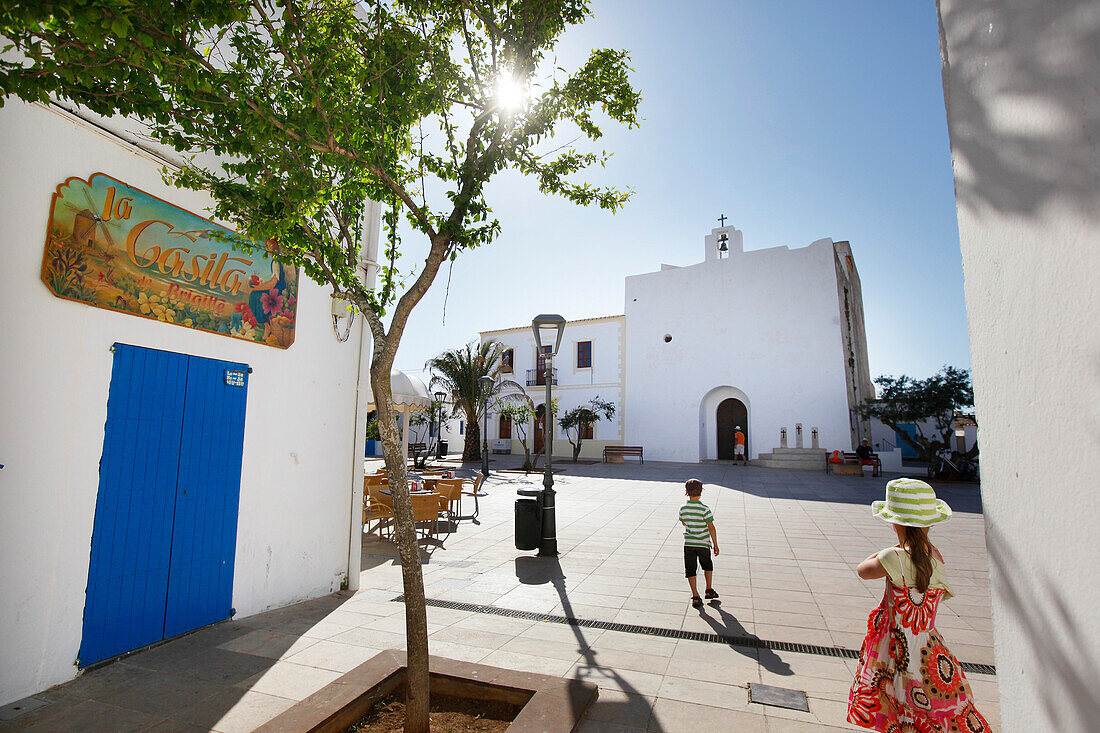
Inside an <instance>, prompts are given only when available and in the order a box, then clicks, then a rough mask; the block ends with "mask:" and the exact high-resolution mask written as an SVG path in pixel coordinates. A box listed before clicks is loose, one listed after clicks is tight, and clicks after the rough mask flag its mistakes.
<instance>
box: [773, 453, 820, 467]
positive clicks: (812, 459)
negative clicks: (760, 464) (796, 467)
mask: <svg viewBox="0 0 1100 733" xmlns="http://www.w3.org/2000/svg"><path fill="white" fill-rule="evenodd" d="M757 458H761V459H763V460H766V461H787V462H788V463H797V462H805V463H813V464H815V465H816V464H818V463H825V459H826V454H825V453H824V452H820V453H761V454H760V455H759V456H757Z"/></svg>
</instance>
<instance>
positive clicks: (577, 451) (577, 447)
mask: <svg viewBox="0 0 1100 733" xmlns="http://www.w3.org/2000/svg"><path fill="white" fill-rule="evenodd" d="M570 445H572V446H573V463H576V462H577V459H578V458H580V455H581V439H580V437H578V438H577V442H576V443H572V442H571V443H570Z"/></svg>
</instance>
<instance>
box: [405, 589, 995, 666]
mask: <svg viewBox="0 0 1100 733" xmlns="http://www.w3.org/2000/svg"><path fill="white" fill-rule="evenodd" d="M392 600H393V602H394V603H404V602H405V596H404V595H400V596H397V597H396V598H394V599H392ZM424 603H425V605H428V606H434V607H436V608H450V609H452V610H455V611H470V612H472V613H484V614H490V615H493V616H506V617H508V618H521V619H526V620H528V621H545V622H548V623H555V624H567V625H569V626H580V627H582V628H589V629H602V630H603V631H621V632H624V633H627V634H645V635H647V636H661V637H666V638H669V639H686V640H687V641H703V642H709V643H711V644H728V645H730V646H741V647H750V648H755V649H770V650H772V651H776V652H797V653H798V654H816V655H817V656H821V657H839V658H841V659H858V658H859V650H857V649H845V648H843V647H839V646H817V645H816V644H799V643H796V642H791V641H769V640H767V639H760V638H757V637H755V636H727V635H724V634H704V633H702V632H700V631H680V630H679V629H665V628H661V627H659V626H638V625H636V624H620V623H615V622H614V621H594V620H593V619H585V618H574V617H572V616H555V615H554V614H550V613H537V612H535V611H519V610H516V609H514V608H500V607H499V606H483V605H481V604H478V603H463V602H461V601H444V600H440V599H437V598H425V599H424ZM960 664H962V668H963V670H964V671H966V672H973V673H977V674H990V675H995V674H997V669H996V667H994V666H993V665H991V664H977V663H974V662H960Z"/></svg>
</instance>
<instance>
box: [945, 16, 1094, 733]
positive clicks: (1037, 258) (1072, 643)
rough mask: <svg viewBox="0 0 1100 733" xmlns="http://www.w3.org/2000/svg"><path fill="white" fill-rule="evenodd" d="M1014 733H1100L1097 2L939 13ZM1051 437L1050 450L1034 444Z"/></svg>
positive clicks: (1001, 662)
mask: <svg viewBox="0 0 1100 733" xmlns="http://www.w3.org/2000/svg"><path fill="white" fill-rule="evenodd" d="M938 6H939V16H940V30H941V38H940V42H941V52H942V56H943V78H944V96H945V98H946V102H947V123H948V132H949V133H950V137H951V156H952V165H953V168H954V173H955V191H956V198H957V207H958V217H959V237H960V240H961V245H962V262H963V274H964V276H965V293H966V311H967V322H968V326H969V330H970V349H971V357H972V360H973V378H974V397H975V409H976V416H977V421H978V425H980V426H981V446H982V480H983V486H984V487H986V488H988V489H990V490H988V491H983V492H982V501H983V508H984V513H985V524H986V533H985V540H986V544H987V546H988V548H989V560H990V590H991V595H992V601H993V635H994V651H995V654H996V661H997V685H998V692H999V695H1000V700H1001V722H1002V730H1003V731H1005V733H1032V732H1033V731H1058V733H1091V732H1092V731H1096V730H1098V729H1100V694H1098V693H1097V681H1098V680H1100V661H1098V660H1100V625H1098V624H1097V609H1098V608H1100V585H1098V584H1097V583H1096V581H1095V579H1094V576H1093V575H1092V572H1091V571H1092V569H1093V568H1094V567H1095V564H1096V560H1097V558H1100V535H1098V534H1097V532H1096V526H1097V522H1096V518H1095V515H1094V514H1093V509H1094V507H1095V506H1096V496H1097V490H1096V487H1097V468H1098V467H1100V428H1098V426H1100V374H1098V365H1100V329H1098V328H1097V323H1098V322H1100V288H1098V287H1097V282H1098V274H1100V245H1098V242H1100V148H1098V147H1097V131H1098V130H1100V106H1098V104H1097V89H1098V88H1100V54H1098V51H1097V42H1096V39H1097V33H1098V31H1100V6H1098V4H1097V3H1096V2H1095V0H1048V1H1047V2H1042V3H1036V2H1032V3H1027V2H1023V3H1021V2H1008V1H1007V0H989V1H987V2H982V3H970V2H963V1H962V0H940V2H939V3H938ZM1040 436H1043V437H1045V438H1046V440H1041V441H1040V442H1044V443H1047V444H1049V446H1048V447H1047V449H1046V450H1039V451H1038V452H1035V451H1028V450H1023V449H1022V448H1021V446H1022V445H1027V444H1028V443H1029V442H1031V441H1033V440H1035V439H1037V438H1039V437H1040Z"/></svg>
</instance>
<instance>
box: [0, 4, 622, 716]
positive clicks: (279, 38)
mask: <svg viewBox="0 0 1100 733" xmlns="http://www.w3.org/2000/svg"><path fill="white" fill-rule="evenodd" d="M589 15H590V12H589V3H588V2H587V1H586V0H496V1H493V2H490V1H489V0H481V1H473V0H470V1H465V2H461V1H460V2H456V1H455V0H374V2H371V1H370V0H366V1H365V2H362V3H358V2H353V1H352V0H305V1H298V0H182V1H181V0H143V1H142V2H132V0H10V1H9V2H6V3H3V4H2V5H0V35H2V36H4V37H5V38H6V39H7V41H8V48H7V50H8V52H7V53H5V54H4V56H3V57H2V58H0V99H2V98H3V97H8V96H12V95H15V96H18V97H20V98H22V99H24V100H27V101H38V102H46V101H48V100H49V99H50V98H51V97H52V98H56V99H62V100H68V101H70V102H75V103H79V104H81V105H83V106H84V107H86V108H88V109H91V110H92V111H94V112H97V113H100V114H103V115H116V114H123V115H128V116H130V117H131V118H133V119H135V120H140V121H141V122H143V123H144V124H145V126H146V127H147V129H148V132H149V134H150V135H151V136H152V137H153V138H154V139H156V140H158V141H160V142H162V143H166V144H168V145H170V146H172V147H173V148H175V149H176V150H178V151H181V152H182V153H184V154H185V155H186V156H188V157H187V160H188V161H189V164H188V165H186V166H185V167H184V168H183V169H182V170H179V171H175V172H174V173H173V174H172V175H171V178H172V180H173V181H174V182H175V183H176V184H177V185H180V186H186V187H190V188H195V189H204V190H206V191H209V192H210V194H211V195H212V197H213V198H214V201H215V204H214V207H213V212H212V213H213V214H214V216H215V217H217V218H219V219H222V220H225V221H228V222H229V223H230V224H231V225H232V226H233V227H234V228H235V229H236V231H237V232H238V233H239V235H240V241H239V243H238V244H239V246H241V247H242V248H244V249H248V248H250V247H256V246H262V247H266V248H267V249H269V250H272V251H274V252H275V253H276V254H277V256H278V258H279V259H280V260H282V261H283V262H286V263H288V264H294V265H300V266H301V267H303V268H304V270H305V272H306V273H307V274H308V275H309V276H310V277H311V278H313V279H314V280H316V281H317V282H320V283H323V284H327V285H329V286H331V287H332V290H333V294H334V296H336V297H339V298H342V299H344V300H346V301H348V302H350V303H351V304H352V306H353V308H354V309H355V310H357V311H358V312H360V313H362V314H363V315H364V316H365V318H366V320H367V322H368V323H369V326H370V330H371V333H372V335H373V346H372V349H373V352H372V359H371V383H372V388H373V390H374V394H375V403H376V404H377V406H378V414H379V415H381V416H385V417H384V419H382V420H380V421H379V432H380V434H381V436H382V442H383V450H384V454H385V458H386V467H387V472H388V473H389V476H390V485H391V487H392V489H393V497H394V509H395V513H396V517H397V543H398V547H399V549H400V552H401V558H402V574H403V580H404V583H405V597H406V598H407V599H409V600H408V601H407V603H406V621H407V630H408V651H409V667H408V676H409V680H408V682H409V684H408V685H407V688H408V689H409V690H410V697H409V701H408V703H409V704H408V722H407V723H406V725H407V730H410V731H414V730H415V731H425V730H427V727H428V718H427V710H428V708H427V700H428V672H427V632H426V616H425V611H424V608H423V603H422V599H423V579H422V574H421V569H420V562H419V554H418V550H417V546H416V537H415V532H414V530H413V523H412V508H411V502H410V500H409V497H408V490H407V482H406V474H405V457H404V456H402V455H400V443H399V434H398V430H397V425H396V422H395V421H394V420H393V419H392V415H393V410H392V404H393V400H392V395H391V394H390V384H389V376H390V370H391V368H392V366H393V359H394V356H395V354H396V352H397V347H398V345H399V343H400V340H401V335H402V333H403V331H404V329H405V325H406V323H407V321H408V318H409V314H410V313H411V312H412V310H413V308H414V307H415V306H416V304H417V303H418V302H420V300H421V299H422V298H423V296H424V294H425V293H426V292H427V290H428V287H429V286H430V285H431V283H432V282H433V280H434V279H435V277H436V274H437V272H438V271H439V268H440V266H441V265H442V263H444V262H446V261H448V260H453V259H454V258H455V257H457V256H458V254H460V253H461V252H463V251H465V250H468V249H472V248H475V247H478V246H481V245H484V244H487V243H488V242H490V241H491V240H492V239H493V238H494V237H495V236H496V235H497V233H498V232H499V230H500V226H499V224H498V223H497V222H496V221H495V220H494V219H493V218H492V216H491V214H492V212H491V210H490V208H489V204H488V202H487V201H486V199H485V196H484V190H485V185H486V183H487V182H488V181H489V180H490V179H491V178H492V177H493V176H495V175H497V174H499V173H500V172H502V171H504V170H508V169H511V170H516V171H519V172H520V173H522V174H525V175H527V176H528V177H530V178H531V179H533V180H534V181H535V182H537V185H538V188H539V190H540V191H542V192H544V193H549V194H556V195H560V196H563V197H565V198H566V199H568V200H570V201H573V202H575V203H577V204H581V205H589V204H596V205H598V206H601V207H603V208H606V209H610V210H612V211H614V210H616V209H618V208H619V207H620V206H621V205H622V204H623V203H624V202H625V201H626V200H627V198H628V197H629V192H624V191H619V190H616V189H614V188H601V187H597V186H593V185H591V184H589V183H587V182H584V181H583V180H578V175H579V174H581V173H582V172H583V171H584V170H585V169H586V168H588V167H590V166H592V165H599V164H602V163H603V162H604V161H605V160H606V158H607V155H606V154H605V153H602V152H600V151H598V150H588V149H585V148H584V147H583V145H584V144H585V143H582V146H578V145H576V144H574V142H575V141H576V140H582V141H583V140H587V141H596V140H598V139H599V138H600V136H601V134H602V132H601V128H600V126H601V124H603V122H604V121H612V122H616V123H621V124H624V125H626V126H627V127H633V126H634V125H635V124H636V123H637V109H638V103H639V99H640V97H639V95H638V93H637V92H636V91H635V90H634V88H633V87H632V86H631V84H630V80H629V76H628V75H629V71H630V69H629V67H628V60H629V59H628V55H627V53H626V52H625V51H621V50H612V49H598V50H594V51H592V52H591V53H590V55H589V57H588V58H587V60H586V61H585V62H584V63H583V64H582V65H581V67H580V68H579V69H577V70H575V71H573V72H572V73H570V72H568V71H566V70H563V69H561V68H559V67H558V66H557V64H556V63H555V59H554V58H553V49H554V46H555V44H556V43H557V40H558V38H559V37H560V36H561V34H562V33H563V32H564V31H565V30H566V29H567V28H568V27H569V26H572V25H575V24H578V23H581V22H583V21H584V20H585V19H586V18H587V17H588V16H589ZM513 87H514V88H518V89H527V90H530V93H528V94H504V93H502V92H504V91H507V90H509V89H512V88H513ZM567 141H571V142H567ZM215 160H216V161H217V162H212V161H215ZM367 199H372V200H374V201H378V202H381V203H382V204H383V205H384V208H385V210H386V212H387V213H386V215H385V217H384V221H385V226H386V230H387V235H388V236H387V244H386V247H385V250H384V252H382V253H381V257H380V258H379V259H381V260H382V262H381V264H375V263H371V262H367V261H365V259H364V258H363V256H362V252H361V242H362V240H363V237H362V233H363V227H364V225H365V221H364V202H365V201H366V200H367ZM402 220H403V221H404V222H406V224H407V225H408V226H409V227H410V228H411V229H412V231H413V232H414V233H415V234H416V235H417V236H416V238H415V245H413V246H412V248H409V247H404V245H403V243H402V241H401V238H400V237H399V236H398V225H399V222H400V221H402ZM259 243H263V244H262V245H261V244H259ZM401 251H405V252H406V253H407V254H409V255H411V256H410V257H408V258H406V259H407V261H410V262H411V261H416V262H422V263H423V264H422V265H418V266H417V267H416V268H415V269H413V270H411V271H408V272H398V270H397V262H398V261H399V254H400V252H401ZM471 424H473V423H471Z"/></svg>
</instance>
